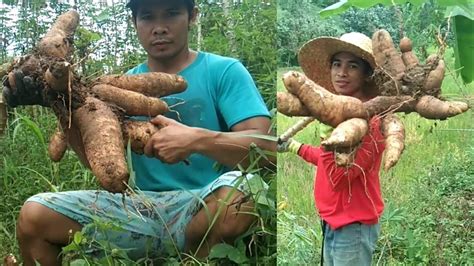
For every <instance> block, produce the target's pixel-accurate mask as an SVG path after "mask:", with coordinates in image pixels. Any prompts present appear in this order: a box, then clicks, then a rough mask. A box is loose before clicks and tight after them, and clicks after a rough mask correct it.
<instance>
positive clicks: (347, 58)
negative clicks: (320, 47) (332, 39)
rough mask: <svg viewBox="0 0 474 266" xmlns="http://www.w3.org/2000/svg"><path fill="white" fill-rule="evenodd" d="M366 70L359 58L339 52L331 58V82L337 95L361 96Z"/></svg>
mask: <svg viewBox="0 0 474 266" xmlns="http://www.w3.org/2000/svg"><path fill="white" fill-rule="evenodd" d="M366 73H367V70H366V69H365V64H364V62H363V61H362V59H361V58H359V57H357V56H355V55H353V54H351V53H348V52H341V53H338V54H336V55H334V57H333V61H332V64H331V81H332V85H333V87H334V89H335V90H336V92H337V93H339V94H342V95H347V96H353V97H356V98H358V97H359V96H361V95H363V94H364V93H363V89H364V86H365V85H366V78H367V74H366Z"/></svg>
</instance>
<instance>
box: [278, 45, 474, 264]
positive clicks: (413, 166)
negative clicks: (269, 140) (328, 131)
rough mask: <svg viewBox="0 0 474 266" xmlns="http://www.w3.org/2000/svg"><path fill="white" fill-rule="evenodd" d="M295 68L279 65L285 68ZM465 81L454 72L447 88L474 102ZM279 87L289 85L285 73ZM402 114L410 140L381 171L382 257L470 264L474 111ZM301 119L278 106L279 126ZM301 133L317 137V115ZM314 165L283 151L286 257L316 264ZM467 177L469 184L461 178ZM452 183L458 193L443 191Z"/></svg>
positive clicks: (309, 139)
mask: <svg viewBox="0 0 474 266" xmlns="http://www.w3.org/2000/svg"><path fill="white" fill-rule="evenodd" d="M451 54H452V51H451V50H448V51H447V53H446V59H447V60H446V61H447V65H448V69H452V66H453V59H452V57H451ZM294 69H295V68H293V69H292V70H294ZM288 70H289V69H280V70H279V71H278V76H279V77H281V75H282V74H283V73H284V72H286V71H288ZM296 70H298V69H296ZM461 83H462V82H461V81H460V80H459V79H457V78H455V77H453V76H452V75H450V74H449V72H448V73H447V76H446V78H445V80H444V82H443V95H444V96H445V97H446V98H449V99H455V100H459V99H462V100H463V101H467V102H469V104H470V106H473V103H474V94H473V91H474V84H472V83H471V84H469V85H467V86H464V85H462V84H461ZM277 90H278V91H282V90H284V87H283V84H282V82H281V80H279V83H278V86H277ZM400 117H401V119H402V120H403V123H404V125H405V130H406V143H405V144H406V148H405V151H404V153H403V155H402V158H401V160H400V161H399V162H398V164H397V165H396V166H395V167H394V168H392V169H391V170H390V171H389V172H388V173H386V172H381V180H382V193H383V196H384V199H385V203H386V208H385V212H384V216H383V218H382V234H381V237H380V239H379V243H378V249H377V251H376V254H375V255H374V259H375V263H377V264H381V265H386V264H388V265H406V264H410V265H411V264H420V263H421V264H427V263H428V264H436V265H438V264H446V263H448V264H465V263H467V264H469V263H471V262H472V258H473V255H474V254H473V251H472V250H473V245H472V244H469V243H470V242H472V241H471V240H472V237H473V236H472V235H473V233H472V229H473V228H472V218H473V214H472V196H473V195H474V191H473V190H474V187H473V186H474V184H473V182H474V166H471V167H470V165H473V164H474V126H473V124H472V121H474V111H472V110H469V111H468V112H467V113H464V114H462V115H459V116H456V117H453V118H450V119H448V120H445V121H433V120H427V119H423V118H420V117H419V116H418V115H417V114H400ZM297 120H298V118H290V117H286V116H284V115H281V114H278V117H277V123H278V134H281V133H282V132H284V130H286V129H287V128H289V127H290V126H291V125H293V124H294V123H295V122H296V121H297ZM295 139H297V140H298V141H300V142H302V143H310V144H312V145H318V144H319V136H318V124H317V122H313V123H312V124H310V125H309V126H308V127H307V128H305V129H304V130H303V131H301V132H300V133H298V134H297V135H296V136H295ZM314 171H315V170H314V167H313V166H311V165H309V164H307V163H305V162H303V160H302V159H300V158H299V157H297V156H296V155H294V154H279V157H278V169H277V178H278V194H277V199H278V206H279V209H278V225H277V227H278V245H277V249H278V261H279V264H282V265H293V264H299V263H301V262H305V263H309V264H317V263H318V262H319V260H320V254H319V250H320V247H321V243H320V242H321V240H320V235H321V230H320V225H319V217H318V216H317V213H316V211H315V207H314V201H313V179H314ZM432 179H436V180H432ZM469 181H473V182H470V183H469ZM460 182H462V185H456V184H458V183H460ZM446 190H447V191H451V190H454V191H455V193H454V192H453V193H444V194H443V191H446ZM469 204H470V205H469ZM466 206H468V207H466ZM469 206H470V209H469ZM440 217H443V218H442V219H440ZM295 228H299V235H297V234H295V233H294V232H293V231H292V230H294V229H295ZM439 231H441V232H439ZM463 233H464V234H463ZM309 240H311V241H313V242H311V241H309Z"/></svg>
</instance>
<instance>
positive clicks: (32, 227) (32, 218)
mask: <svg viewBox="0 0 474 266" xmlns="http://www.w3.org/2000/svg"><path fill="white" fill-rule="evenodd" d="M46 209H48V208H47V207H45V206H43V205H41V204H39V203H37V202H31V201H29V202H26V203H25V204H24V205H23V207H21V210H20V215H19V217H18V222H17V234H18V236H19V237H20V238H25V237H29V236H35V235H37V234H38V233H39V232H41V230H42V228H43V226H42V220H43V219H44V217H45V211H46Z"/></svg>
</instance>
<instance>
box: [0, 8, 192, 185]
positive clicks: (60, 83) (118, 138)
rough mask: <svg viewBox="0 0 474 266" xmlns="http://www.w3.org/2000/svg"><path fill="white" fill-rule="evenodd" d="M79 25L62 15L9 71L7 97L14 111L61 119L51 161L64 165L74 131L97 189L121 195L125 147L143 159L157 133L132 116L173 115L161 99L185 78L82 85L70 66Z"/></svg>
mask: <svg viewBox="0 0 474 266" xmlns="http://www.w3.org/2000/svg"><path fill="white" fill-rule="evenodd" d="M78 24H79V15H78V13H77V12H75V11H68V12H66V13H64V14H62V15H61V16H59V17H58V18H57V20H56V22H55V23H54V24H53V26H52V27H51V29H50V30H49V31H48V32H47V33H46V35H45V36H44V38H42V39H41V40H40V41H39V43H38V44H37V45H36V47H35V48H34V50H33V51H32V52H31V53H30V54H28V55H26V56H23V57H21V58H19V59H16V60H15V62H13V63H12V64H11V65H10V66H9V68H8V71H7V74H6V77H5V78H4V84H3V85H4V89H3V97H4V98H5V100H6V102H7V103H8V105H9V106H11V107H15V106H19V105H43V106H47V107H51V108H52V110H53V111H54V113H55V115H56V116H57V118H58V120H59V123H58V125H59V126H58V129H57V131H56V132H55V133H54V134H53V136H52V137H51V141H50V145H49V154H50V157H51V159H52V160H53V161H59V160H61V158H62V157H63V154H64V152H65V150H66V148H67V146H68V143H69V144H70V143H72V142H77V141H75V140H73V139H72V135H73V134H72V132H76V133H74V135H77V137H78V138H80V140H79V141H81V140H82V144H83V145H82V146H83V150H75V151H76V152H77V153H82V154H83V155H85V158H86V159H87V162H88V164H89V166H90V168H91V170H92V172H93V174H94V175H95V176H96V177H97V179H98V181H99V184H100V185H101V186H102V187H103V188H104V189H106V190H108V191H110V192H123V191H125V190H126V188H127V182H128V179H129V171H128V168H127V162H126V155H125V153H126V152H125V150H126V146H127V145H128V143H130V147H131V149H132V150H133V151H134V152H136V153H139V154H142V153H143V148H144V146H145V144H146V142H147V140H148V139H149V138H150V137H151V135H152V134H153V133H155V132H156V131H157V130H159V128H158V127H156V126H154V125H153V124H151V123H149V122H142V121H133V120H130V119H127V118H128V116H149V117H153V116H156V115H158V114H163V113H165V112H167V111H169V107H168V105H167V104H166V103H165V102H164V101H162V100H160V99H159V97H161V96H165V95H169V94H174V93H178V92H182V91H184V90H185V89H186V87H187V84H186V82H185V80H184V79H183V78H182V77H179V76H177V75H170V74H166V73H157V72H154V73H147V74H139V75H108V76H102V77H99V78H98V79H96V80H94V81H90V82H86V81H83V80H81V77H79V76H78V75H77V74H75V72H74V65H73V64H72V62H70V61H71V55H72V52H73V46H72V45H73V35H74V32H75V29H76V28H77V26H78ZM70 146H71V145H70ZM80 146H81V145H79V147H80Z"/></svg>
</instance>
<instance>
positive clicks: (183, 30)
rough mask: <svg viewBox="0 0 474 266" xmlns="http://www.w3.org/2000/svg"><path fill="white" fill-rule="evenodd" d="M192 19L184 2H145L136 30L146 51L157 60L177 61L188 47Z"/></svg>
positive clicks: (139, 9) (139, 12)
mask: <svg viewBox="0 0 474 266" xmlns="http://www.w3.org/2000/svg"><path fill="white" fill-rule="evenodd" d="M194 16H195V12H194V11H193V14H192V16H190V14H189V13H188V10H187V8H186V6H185V5H184V4H183V3H182V2H181V1H144V2H143V3H142V4H141V5H140V6H139V7H138V9H137V17H136V20H135V27H136V30H137V35H138V39H139V41H140V43H141V44H142V46H143V48H144V49H145V50H146V51H147V53H148V55H149V57H151V58H153V59H156V60H166V59H173V57H175V56H177V55H178V54H179V53H180V52H182V51H183V50H184V49H187V47H188V28H189V24H190V20H193V19H194Z"/></svg>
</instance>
